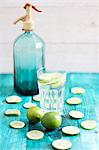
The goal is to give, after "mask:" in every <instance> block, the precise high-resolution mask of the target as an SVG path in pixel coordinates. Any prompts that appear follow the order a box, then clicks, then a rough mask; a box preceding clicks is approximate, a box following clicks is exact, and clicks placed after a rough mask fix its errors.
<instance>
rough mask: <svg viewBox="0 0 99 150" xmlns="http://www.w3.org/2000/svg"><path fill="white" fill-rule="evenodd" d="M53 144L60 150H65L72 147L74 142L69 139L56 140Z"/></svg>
mask: <svg viewBox="0 0 99 150" xmlns="http://www.w3.org/2000/svg"><path fill="white" fill-rule="evenodd" d="M52 146H53V147H54V148H56V149H59V150H65V149H69V148H71V147H72V143H71V142H70V141H69V140H61V139H59V140H55V141H53V143H52Z"/></svg>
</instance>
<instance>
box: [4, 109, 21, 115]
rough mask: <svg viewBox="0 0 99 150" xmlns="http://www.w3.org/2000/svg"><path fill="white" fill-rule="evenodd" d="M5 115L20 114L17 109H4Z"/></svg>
mask: <svg viewBox="0 0 99 150" xmlns="http://www.w3.org/2000/svg"><path fill="white" fill-rule="evenodd" d="M5 115H7V116H20V111H19V110H18V109H8V110H6V111H5Z"/></svg>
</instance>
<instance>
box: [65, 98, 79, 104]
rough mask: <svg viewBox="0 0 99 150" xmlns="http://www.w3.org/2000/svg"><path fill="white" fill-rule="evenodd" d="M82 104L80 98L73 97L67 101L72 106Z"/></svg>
mask: <svg viewBox="0 0 99 150" xmlns="http://www.w3.org/2000/svg"><path fill="white" fill-rule="evenodd" d="M81 102H82V100H81V99H80V98H78V97H71V98H68V99H67V103H68V104H71V105H76V104H80V103H81Z"/></svg>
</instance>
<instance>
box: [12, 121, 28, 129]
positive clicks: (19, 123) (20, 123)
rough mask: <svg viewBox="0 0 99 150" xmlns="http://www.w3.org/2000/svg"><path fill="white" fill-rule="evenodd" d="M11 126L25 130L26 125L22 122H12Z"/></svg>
mask: <svg viewBox="0 0 99 150" xmlns="http://www.w3.org/2000/svg"><path fill="white" fill-rule="evenodd" d="M10 126H11V127H12V128H15V129H20V128H24V126H25V123H24V122H22V121H12V122H10Z"/></svg>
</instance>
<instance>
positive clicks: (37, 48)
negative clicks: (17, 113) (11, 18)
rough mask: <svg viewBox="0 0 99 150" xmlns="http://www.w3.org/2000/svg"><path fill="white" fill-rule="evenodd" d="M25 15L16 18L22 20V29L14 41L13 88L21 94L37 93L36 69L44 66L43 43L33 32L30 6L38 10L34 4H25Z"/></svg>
mask: <svg viewBox="0 0 99 150" xmlns="http://www.w3.org/2000/svg"><path fill="white" fill-rule="evenodd" d="M24 8H25V10H26V15H25V16H23V17H21V18H19V19H17V20H16V21H15V22H14V24H16V23H17V22H18V21H20V20H21V21H23V31H24V33H23V34H21V35H20V36H19V37H18V38H17V39H16V40H15V42H14V46H13V58H14V88H15V90H16V91H17V92H18V93H20V94H22V95H35V94H38V84H37V70H38V69H39V68H42V67H44V66H45V56H44V51H45V43H44V41H43V40H42V39H41V38H40V37H39V36H38V35H37V34H35V33H34V32H33V21H32V15H31V10H32V8H33V9H34V10H36V11H38V12H41V11H40V10H38V9H37V8H36V7H35V6H32V5H31V4H29V3H27V4H26V5H25V7H24Z"/></svg>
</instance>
